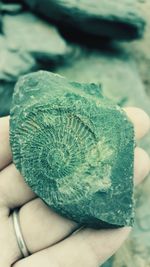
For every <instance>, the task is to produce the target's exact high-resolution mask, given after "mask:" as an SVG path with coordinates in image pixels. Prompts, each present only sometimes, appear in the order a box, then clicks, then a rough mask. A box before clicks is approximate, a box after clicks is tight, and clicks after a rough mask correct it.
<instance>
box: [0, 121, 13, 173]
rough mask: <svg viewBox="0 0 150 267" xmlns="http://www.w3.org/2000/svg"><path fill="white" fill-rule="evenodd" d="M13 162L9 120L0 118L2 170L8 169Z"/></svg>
mask: <svg viewBox="0 0 150 267" xmlns="http://www.w3.org/2000/svg"><path fill="white" fill-rule="evenodd" d="M11 160H12V155H11V149H10V145H9V119H8V117H4V118H0V170H2V169H3V168H4V167H6V166H7V165H8V164H9V163H10V162H11Z"/></svg>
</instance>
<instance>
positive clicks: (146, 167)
mask: <svg viewBox="0 0 150 267" xmlns="http://www.w3.org/2000/svg"><path fill="white" fill-rule="evenodd" d="M149 172H150V158H149V155H148V154H147V153H146V151H145V150H143V149H142V148H140V147H136V148H135V157H134V177H135V179H134V182H135V185H138V184H139V183H141V182H142V181H143V179H144V178H145V177H146V176H147V175H148V173H149Z"/></svg>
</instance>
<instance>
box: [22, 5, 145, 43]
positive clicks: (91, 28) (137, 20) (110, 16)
mask: <svg viewBox="0 0 150 267" xmlns="http://www.w3.org/2000/svg"><path fill="white" fill-rule="evenodd" d="M24 2H26V3H27V4H28V5H29V6H30V8H31V9H32V10H34V11H36V12H38V13H40V14H42V15H44V16H45V17H47V18H49V19H53V20H54V21H56V22H59V23H61V24H62V23H63V24H65V25H67V26H71V27H72V29H78V30H80V31H81V32H85V33H87V34H92V35H96V36H105V37H109V38H113V39H124V40H132V39H136V38H140V37H142V36H143V32H144V26H145V21H144V19H143V17H142V15H141V14H140V11H139V9H138V8H137V6H136V4H137V0H123V1H120V2H117V1H115V0H111V1H109V0H101V1H99V0H92V1H91V0H80V1H77V0H44V1H40V0H24Z"/></svg>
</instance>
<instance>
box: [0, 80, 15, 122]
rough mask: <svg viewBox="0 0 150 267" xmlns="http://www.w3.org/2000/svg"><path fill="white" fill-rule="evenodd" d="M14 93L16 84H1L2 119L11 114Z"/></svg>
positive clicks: (4, 82) (2, 82) (0, 114)
mask: <svg viewBox="0 0 150 267" xmlns="http://www.w3.org/2000/svg"><path fill="white" fill-rule="evenodd" d="M13 91H14V83H13V82H12V83H11V82H6V81H1V82H0V117H2V116H6V115H8V114H9V111H10V106H11V101H12V95H13Z"/></svg>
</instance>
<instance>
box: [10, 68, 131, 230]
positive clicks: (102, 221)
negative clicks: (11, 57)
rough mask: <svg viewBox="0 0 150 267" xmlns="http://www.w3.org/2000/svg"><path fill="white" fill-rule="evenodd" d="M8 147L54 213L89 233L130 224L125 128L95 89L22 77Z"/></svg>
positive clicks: (45, 76) (48, 77)
mask: <svg viewBox="0 0 150 267" xmlns="http://www.w3.org/2000/svg"><path fill="white" fill-rule="evenodd" d="M10 141H11V147H12V153H13V161H14V163H15V165H16V167H17V168H18V170H19V171H20V172H21V174H22V175H23V177H24V179H25V181H26V182H27V184H28V185H29V186H30V187H31V188H32V190H33V191H34V192H35V193H36V194H37V195H38V196H39V197H40V198H41V199H43V200H44V201H45V202H46V203H47V204H48V205H49V206H50V207H51V208H53V209H54V210H55V211H57V212H59V213H60V214H61V215H63V216H66V217H68V218H70V219H72V220H75V221H77V222H79V223H81V224H82V223H83V224H86V225H89V226H91V227H110V226H112V227H116V226H123V225H132V223H133V155H134V153H133V151H134V131H133V125H132V123H131V122H130V121H129V119H128V118H127V117H126V114H125V113H124V111H123V110H122V109H121V108H120V107H118V106H115V105H114V104H113V103H111V101H110V100H108V99H106V98H105V97H104V96H103V95H102V92H101V89H100V87H99V86H98V85H95V84H80V83H76V82H69V81H67V79H65V78H63V77H61V76H59V75H56V74H53V73H50V72H45V71H40V72H36V73H32V74H29V75H26V76H24V77H22V78H21V79H20V80H19V81H18V83H17V85H16V88H15V92H14V96H13V104H12V109H11V120H10Z"/></svg>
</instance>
